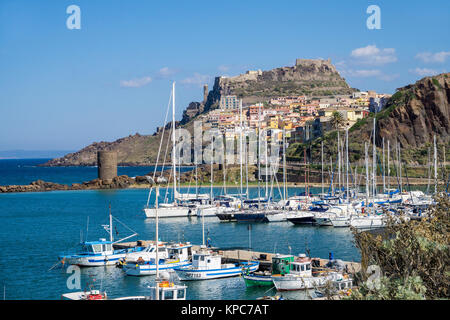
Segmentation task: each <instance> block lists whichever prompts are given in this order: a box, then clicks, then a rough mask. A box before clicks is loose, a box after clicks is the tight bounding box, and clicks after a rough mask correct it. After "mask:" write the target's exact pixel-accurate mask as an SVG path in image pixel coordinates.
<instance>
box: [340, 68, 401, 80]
mask: <svg viewBox="0 0 450 320" xmlns="http://www.w3.org/2000/svg"><path fill="white" fill-rule="evenodd" d="M340 72H341V73H342V75H344V76H345V77H347V76H348V77H354V78H376V79H378V80H383V81H392V80H394V79H397V78H398V77H399V76H400V75H399V74H385V73H383V72H382V71H381V70H378V69H366V70H353V69H342V70H340Z"/></svg>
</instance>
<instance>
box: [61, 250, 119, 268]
mask: <svg viewBox="0 0 450 320" xmlns="http://www.w3.org/2000/svg"><path fill="white" fill-rule="evenodd" d="M124 257H125V253H118V254H107V255H98V256H88V255H86V256H78V257H75V256H74V257H64V263H67V264H73V265H77V266H80V267H101V266H111V265H115V264H116V262H117V261H119V259H122V258H124Z"/></svg>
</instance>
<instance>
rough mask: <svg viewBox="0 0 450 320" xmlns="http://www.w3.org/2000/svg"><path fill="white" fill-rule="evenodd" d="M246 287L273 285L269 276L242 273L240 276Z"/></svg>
mask: <svg viewBox="0 0 450 320" xmlns="http://www.w3.org/2000/svg"><path fill="white" fill-rule="evenodd" d="M242 278H244V281H245V285H246V286H247V287H271V286H273V282H272V277H271V276H263V275H260V276H258V275H255V274H244V275H243V276H242Z"/></svg>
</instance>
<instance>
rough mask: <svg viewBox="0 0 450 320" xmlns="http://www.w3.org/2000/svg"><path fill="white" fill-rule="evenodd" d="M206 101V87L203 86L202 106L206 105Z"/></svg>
mask: <svg viewBox="0 0 450 320" xmlns="http://www.w3.org/2000/svg"><path fill="white" fill-rule="evenodd" d="M206 100H208V85H207V84H205V85H204V86H203V104H205V103H206Z"/></svg>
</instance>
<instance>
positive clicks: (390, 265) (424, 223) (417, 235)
mask: <svg viewBox="0 0 450 320" xmlns="http://www.w3.org/2000/svg"><path fill="white" fill-rule="evenodd" d="M435 200H436V204H435V205H433V206H431V207H430V208H429V210H428V217H427V218H424V219H422V220H421V221H413V220H411V221H407V222H402V223H396V222H395V221H394V219H390V220H389V222H388V223H387V226H386V228H385V230H384V232H383V233H382V234H378V235H375V234H371V233H369V232H358V231H357V230H356V229H352V232H353V234H354V237H355V242H356V245H357V247H358V248H359V249H360V251H361V270H362V271H361V273H360V274H359V275H358V276H357V279H356V280H357V281H358V285H359V288H358V289H356V290H353V292H352V295H351V297H350V298H351V299H442V298H444V299H447V298H449V296H450V292H449V289H450V267H449V263H450V259H449V256H450V251H449V249H450V248H449V240H450V233H449V230H450V219H449V218H450V216H449V214H450V209H449V208H450V201H449V197H448V196H447V195H446V194H443V193H441V194H438V195H436V197H435ZM369 266H371V267H370V268H369V270H375V271H376V273H371V272H367V270H368V267H369Z"/></svg>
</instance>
